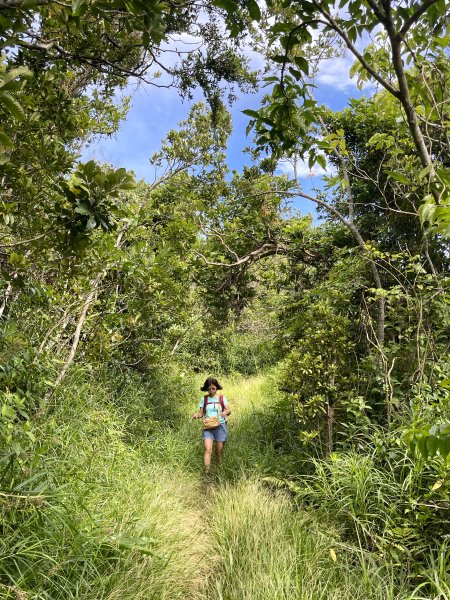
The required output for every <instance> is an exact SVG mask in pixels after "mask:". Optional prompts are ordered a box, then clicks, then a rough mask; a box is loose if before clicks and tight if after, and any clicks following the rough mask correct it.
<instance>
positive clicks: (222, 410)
mask: <svg viewBox="0 0 450 600" xmlns="http://www.w3.org/2000/svg"><path fill="white" fill-rule="evenodd" d="M221 389H222V386H221V385H220V383H219V382H218V381H217V379H215V378H214V377H208V379H207V380H206V381H205V383H204V384H203V385H202V387H201V388H200V390H201V391H202V392H207V394H206V395H205V396H204V397H203V398H201V400H200V402H199V405H198V408H199V410H198V412H196V413H194V414H193V415H192V418H193V419H203V433H202V437H203V445H204V448H205V451H204V454H203V462H204V465H205V472H206V473H207V472H209V470H210V467H211V455H212V450H213V445H214V442H215V443H216V458H217V464H218V465H220V463H221V461H222V454H223V449H224V445H225V442H226V441H227V439H228V430H227V423H226V420H225V417H227V416H228V415H229V414H230V413H231V410H230V405H229V404H228V401H227V399H226V398H225V396H223V395H222V394H219V393H218V392H219V390H221Z"/></svg>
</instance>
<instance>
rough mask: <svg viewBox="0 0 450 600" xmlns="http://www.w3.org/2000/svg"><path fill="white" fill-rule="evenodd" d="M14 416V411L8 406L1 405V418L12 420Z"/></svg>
mask: <svg viewBox="0 0 450 600" xmlns="http://www.w3.org/2000/svg"><path fill="white" fill-rule="evenodd" d="M15 416H16V411H15V410H14V409H13V407H12V406H9V404H3V405H2V417H6V418H7V419H14V417H15Z"/></svg>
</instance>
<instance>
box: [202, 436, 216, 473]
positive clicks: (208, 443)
mask: <svg viewBox="0 0 450 600" xmlns="http://www.w3.org/2000/svg"><path fill="white" fill-rule="evenodd" d="M213 444H214V440H212V439H210V438H206V439H204V440H203V445H204V447H205V452H204V454H203V464H204V465H205V470H206V471H209V468H210V466H211V455H212V449H213Z"/></svg>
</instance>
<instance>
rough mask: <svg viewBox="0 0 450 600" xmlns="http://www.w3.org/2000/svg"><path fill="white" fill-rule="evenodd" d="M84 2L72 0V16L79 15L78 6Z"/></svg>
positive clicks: (82, 0)
mask: <svg viewBox="0 0 450 600" xmlns="http://www.w3.org/2000/svg"><path fill="white" fill-rule="evenodd" d="M84 3H85V0H72V15H73V16H74V17H79V16H80V8H81V7H82V6H83V4H84Z"/></svg>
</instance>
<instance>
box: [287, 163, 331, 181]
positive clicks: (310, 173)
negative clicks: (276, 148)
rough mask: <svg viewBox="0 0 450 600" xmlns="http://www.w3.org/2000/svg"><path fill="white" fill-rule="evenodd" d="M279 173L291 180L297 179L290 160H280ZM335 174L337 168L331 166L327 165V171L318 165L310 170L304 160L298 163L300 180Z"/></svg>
mask: <svg viewBox="0 0 450 600" xmlns="http://www.w3.org/2000/svg"><path fill="white" fill-rule="evenodd" d="M277 171H278V172H279V173H280V174H281V175H287V176H288V177H289V178H291V179H295V172H294V165H293V163H292V162H291V161H289V160H280V162H279V163H278V167H277ZM335 172H336V170H335V168H334V167H333V166H332V165H330V164H327V168H326V170H325V169H322V167H321V166H320V165H318V164H316V165H314V166H313V167H312V168H311V169H310V168H309V167H308V164H307V163H306V162H305V161H304V160H299V161H298V162H297V175H298V178H299V179H313V178H316V177H323V176H324V175H331V174H333V173H335Z"/></svg>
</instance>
